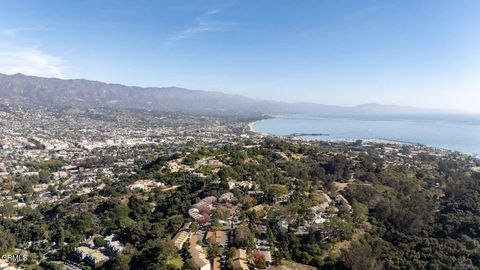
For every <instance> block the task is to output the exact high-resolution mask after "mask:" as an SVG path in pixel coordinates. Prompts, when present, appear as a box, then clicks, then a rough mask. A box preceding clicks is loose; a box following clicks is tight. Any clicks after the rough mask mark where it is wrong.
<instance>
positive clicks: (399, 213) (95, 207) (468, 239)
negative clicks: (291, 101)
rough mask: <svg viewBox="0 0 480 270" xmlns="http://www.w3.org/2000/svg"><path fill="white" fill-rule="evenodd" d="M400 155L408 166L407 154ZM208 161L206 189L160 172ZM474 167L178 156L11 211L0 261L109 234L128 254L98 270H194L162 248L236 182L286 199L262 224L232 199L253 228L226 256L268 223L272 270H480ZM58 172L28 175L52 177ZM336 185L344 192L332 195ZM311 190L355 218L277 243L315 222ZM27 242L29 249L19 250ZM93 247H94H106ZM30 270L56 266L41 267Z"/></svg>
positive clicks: (429, 160) (479, 201)
mask: <svg viewBox="0 0 480 270" xmlns="http://www.w3.org/2000/svg"><path fill="white" fill-rule="evenodd" d="M401 151H402V152H403V153H406V154H408V152H409V151H410V149H408V148H405V149H401ZM211 156H215V157H216V158H218V159H219V160H221V161H222V162H223V163H224V164H226V165H227V166H224V167H222V168H220V169H219V170H218V171H217V170H212V169H211V168H207V167H201V168H199V170H200V171H201V172H202V173H203V174H204V175H205V176H206V177H199V176H193V175H192V174H190V173H187V172H170V171H168V170H166V169H165V165H166V164H167V162H168V161H170V160H174V159H177V158H179V157H185V159H184V163H185V164H194V163H195V162H196V161H198V160H200V159H201V158H203V157H211ZM91 162H93V161H91ZM102 162H103V161H102ZM472 162H475V161H473V160H472V159H471V158H470V157H467V156H463V155H460V154H454V153H450V154H447V155H446V156H443V157H438V156H434V155H430V154H428V153H424V152H422V153H420V154H416V155H415V156H414V158H404V159H400V158H398V156H397V155H391V156H388V155H387V156H385V155H384V153H383V154H382V153H380V151H379V150H377V148H375V147H371V148H363V147H362V146H360V145H359V143H358V142H357V143H354V144H350V145H346V144H333V145H329V144H321V143H317V144H307V143H293V142H287V141H283V140H276V139H267V140H265V141H263V142H261V145H260V146H259V147H248V148H246V147H244V146H241V145H233V146H225V147H223V148H219V149H197V150H195V151H191V150H188V149H186V150H185V152H183V153H178V154H176V155H173V156H171V155H168V156H160V157H159V158H158V159H156V160H153V161H151V162H150V163H148V164H146V165H145V166H144V168H143V169H141V170H139V171H138V172H137V173H136V174H135V175H131V176H123V177H122V178H121V180H120V181H118V182H109V183H108V187H107V188H106V189H104V190H100V191H96V192H93V193H90V194H88V195H83V196H73V197H71V198H69V199H67V200H65V201H63V202H62V203H61V204H59V205H55V206H53V207H52V206H46V205H45V206H44V205H40V206H39V207H38V208H37V209H33V210H32V209H28V210H25V209H22V210H19V211H22V213H21V214H22V215H23V216H24V218H23V219H21V220H19V221H13V220H11V219H7V218H3V217H1V218H0V239H1V241H0V251H1V252H2V253H3V252H8V251H9V250H10V249H12V248H13V247H21V248H24V249H27V250H29V251H30V252H31V254H45V252H46V251H47V250H52V249H54V250H55V252H54V253H50V254H48V257H49V260H62V259H65V258H68V256H70V254H71V252H72V251H73V249H74V248H75V247H77V246H78V245H79V244H80V242H81V241H82V240H83V239H84V238H85V237H86V236H89V235H93V234H102V235H106V234H110V233H116V234H118V235H119V236H120V240H121V242H123V243H126V244H127V252H126V253H125V254H122V255H119V256H117V257H116V259H115V260H111V261H109V262H108V263H106V264H104V265H103V266H102V267H103V268H105V269H176V268H177V267H178V266H175V264H173V263H171V261H172V259H174V258H177V257H178V256H181V257H182V261H183V266H182V268H183V269H193V267H194V266H193V262H192V260H191V259H190V258H189V256H188V252H186V250H183V251H177V250H176V249H175V247H174V246H173V244H172V243H171V241H170V239H171V237H172V235H173V234H174V233H175V232H176V231H177V230H178V229H179V228H180V227H181V226H182V224H183V223H184V222H185V221H188V220H189V219H190V218H189V217H188V214H187V211H188V209H189V208H190V207H191V205H192V204H194V203H195V202H197V201H198V200H199V199H200V198H204V197H206V196H210V195H213V196H220V195H221V194H222V193H224V192H227V191H228V190H229V187H228V183H227V181H228V180H230V179H235V180H239V181H241V180H251V181H254V182H255V183H256V184H258V186H259V189H260V190H262V191H264V192H265V200H266V201H267V203H270V202H271V201H272V200H273V199H274V198H275V197H278V196H282V195H284V194H286V193H288V192H291V196H289V198H288V201H286V202H284V203H282V204H278V205H277V206H275V207H274V208H271V209H268V210H265V211H264V212H263V213H259V212H255V211H253V212H252V211H249V209H250V208H251V207H253V206H255V205H257V204H259V203H260V202H259V201H255V200H252V199H251V198H249V197H248V196H246V195H245V191H244V190H241V189H238V188H235V189H233V190H231V191H232V192H233V193H234V194H235V197H237V198H239V199H240V200H241V201H242V202H243V207H242V213H241V217H242V218H244V219H248V220H250V222H249V224H248V225H246V226H245V227H242V228H241V229H237V231H236V234H235V241H234V243H233V245H234V246H235V247H245V248H247V249H249V250H251V249H252V248H253V246H254V244H253V242H252V241H253V240H252V239H253V237H254V236H255V235H256V234H257V231H256V226H255V224H256V221H257V220H260V219H264V220H266V224H267V227H268V233H267V234H268V241H269V242H270V243H272V244H273V246H275V247H276V248H275V249H274V253H273V257H274V258H273V259H274V263H280V262H281V260H282V259H286V260H293V261H296V262H300V263H303V264H308V265H312V266H315V267H320V268H322V269H382V268H383V269H479V268H480V242H479V239H480V174H479V173H474V172H472V171H471V170H470V169H469V166H470V165H471V163H472ZM61 164H62V163H61V161H51V162H49V163H44V164H32V166H38V167H39V168H40V169H42V170H44V171H46V172H48V173H50V172H52V171H55V170H57V169H58V167H59V166H61ZM41 178H42V177H40V179H36V180H35V181H39V182H41ZM144 178H151V179H156V180H159V181H161V182H163V183H166V184H170V185H181V186H180V187H179V188H177V189H175V190H172V191H169V192H160V191H154V192H150V193H146V192H132V191H131V190H129V189H127V188H126V185H128V184H130V183H132V182H134V181H135V180H137V179H144ZM342 183H344V184H346V185H344V188H343V189H339V188H338V186H339V185H341V184H342ZM25 185H26V186H28V185H27V184H25ZM316 190H323V191H325V192H329V193H330V194H337V193H341V194H343V195H344V196H345V198H347V200H348V202H350V205H351V207H352V211H351V213H350V212H349V211H348V209H347V207H346V205H341V204H340V205H339V207H338V213H337V214H336V215H332V218H330V219H329V220H328V222H326V223H324V224H321V225H315V226H311V227H309V229H308V234H302V235H298V234H291V233H287V234H282V233H280V232H279V229H278V226H277V225H276V224H277V222H278V220H279V217H280V216H288V217H291V219H293V220H294V222H293V224H292V226H293V227H295V226H301V225H302V224H303V223H304V222H305V221H307V220H309V219H311V213H310V211H308V209H309V208H310V207H312V206H314V205H315V204H317V203H318V201H317V198H316V197H315V191H316ZM2 211H9V208H8V207H4V209H3V210H2ZM222 215H224V213H215V215H213V216H214V219H215V217H216V216H219V218H220V217H221V216H222ZM42 240H48V243H50V244H48V243H47V242H44V241H42ZM29 241H31V242H32V243H31V245H27V244H26V243H28V242H29ZM52 243H55V244H53V245H52ZM96 244H98V245H101V244H102V239H98V240H96ZM208 252H209V253H210V254H211V255H212V256H213V255H218V254H220V253H225V254H226V257H227V260H228V259H229V258H231V257H233V255H232V254H233V251H232V250H231V249H225V250H216V249H215V248H214V247H211V248H210V249H209V251H208ZM39 256H40V255H39ZM29 258H31V259H32V257H31V256H30V257H29ZM256 260H257V261H259V260H260V259H256ZM28 263H29V262H26V263H25V265H28ZM258 263H259V264H262V263H263V262H261V261H259V262H258ZM228 266H231V264H229V263H227V267H228ZM28 267H30V269H37V268H44V269H51V268H55V267H56V266H55V265H54V264H51V263H47V262H46V261H45V262H44V263H42V264H40V265H37V266H35V265H33V266H32V265H30V266H28Z"/></svg>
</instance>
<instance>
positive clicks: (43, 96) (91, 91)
mask: <svg viewBox="0 0 480 270" xmlns="http://www.w3.org/2000/svg"><path fill="white" fill-rule="evenodd" d="M0 102H3V103H8V104H18V105H32V106H44V107H55V108H65V107H81V108H95V107H110V108H121V109H125V108H128V109H146V110H156V111H168V112H187V113H199V114H202V113H203V114H248V115H253V114H316V115H322V114H412V113H438V112H441V111H437V110H427V109H419V108H413V107H406V106H395V105H381V104H374V103H370V104H363V105H358V106H354V107H342V106H331V105H323V104H315V103H287V102H277V101H269V100H258V99H252V98H248V97H244V96H239V95H230V94H225V93H221V92H214V91H201V90H190V89H185V88H178V87H136V86H125V85H121V84H111V83H103V82H99V81H90V80H84V79H72V80H63V79H56V78H43V77H35V76H27V75H23V74H14V75H5V74H0Z"/></svg>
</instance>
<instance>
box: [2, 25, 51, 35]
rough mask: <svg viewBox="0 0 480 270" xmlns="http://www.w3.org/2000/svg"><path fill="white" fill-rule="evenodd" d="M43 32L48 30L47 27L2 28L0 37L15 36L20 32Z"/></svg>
mask: <svg viewBox="0 0 480 270" xmlns="http://www.w3.org/2000/svg"><path fill="white" fill-rule="evenodd" d="M41 30H46V27H44V26H36V27H17V28H0V36H15V35H16V34H18V33H20V32H26V31H41Z"/></svg>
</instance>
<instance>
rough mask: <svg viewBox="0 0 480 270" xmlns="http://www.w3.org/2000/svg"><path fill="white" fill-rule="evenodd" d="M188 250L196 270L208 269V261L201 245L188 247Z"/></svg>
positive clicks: (209, 266)
mask: <svg viewBox="0 0 480 270" xmlns="http://www.w3.org/2000/svg"><path fill="white" fill-rule="evenodd" d="M189 252H190V255H191V256H192V260H193V263H194V264H195V265H196V266H197V269H198V270H210V268H211V265H210V262H209V261H208V260H207V258H206V257H205V254H203V250H202V247H200V246H198V245H195V246H193V247H191V248H190V249H189Z"/></svg>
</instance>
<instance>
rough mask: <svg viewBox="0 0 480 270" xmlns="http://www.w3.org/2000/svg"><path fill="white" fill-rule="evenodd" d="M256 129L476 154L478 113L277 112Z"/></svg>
mask: <svg viewBox="0 0 480 270" xmlns="http://www.w3.org/2000/svg"><path fill="white" fill-rule="evenodd" d="M252 129H253V130H254V131H256V132H260V133H265V134H272V135H281V136H287V135H290V134H293V133H308V134H312V133H322V134H328V136H305V137H307V138H310V139H318V140H356V139H384V140H393V141H401V142H411V143H421V144H425V145H427V146H431V147H436V148H443V149H449V150H456V151H460V152H463V153H467V154H473V155H480V115H458V114H455V115H453V114H452V115H444V114H442V115H362V116H355V115H351V116H321V117H319V116H306V115H281V116H275V117H274V118H271V119H265V120H261V121H258V122H255V123H253V124H252Z"/></svg>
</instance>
